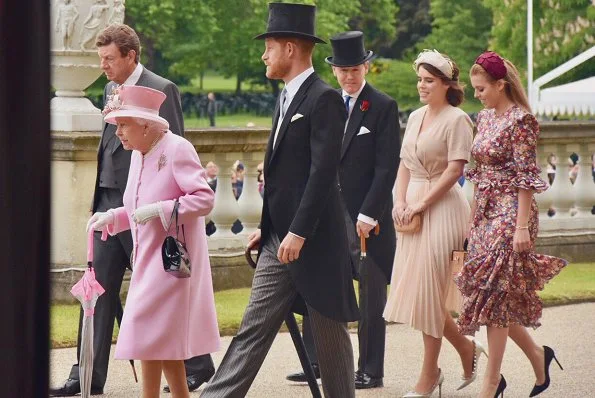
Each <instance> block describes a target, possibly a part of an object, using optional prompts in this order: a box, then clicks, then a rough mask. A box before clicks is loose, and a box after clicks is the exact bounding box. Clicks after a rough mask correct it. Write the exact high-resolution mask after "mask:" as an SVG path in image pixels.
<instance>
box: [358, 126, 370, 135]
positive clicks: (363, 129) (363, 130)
mask: <svg viewBox="0 0 595 398" xmlns="http://www.w3.org/2000/svg"><path fill="white" fill-rule="evenodd" d="M368 133H370V130H368V128H367V127H365V126H362V127H360V129H359V133H357V135H364V134H368Z"/></svg>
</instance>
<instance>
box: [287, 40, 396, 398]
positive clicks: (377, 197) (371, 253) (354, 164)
mask: <svg viewBox="0 0 595 398" xmlns="http://www.w3.org/2000/svg"><path fill="white" fill-rule="evenodd" d="M331 44H332V46H333V56H332V57H328V58H326V62H327V63H329V64H330V65H332V68H333V74H334V75H335V76H336V77H337V80H338V82H339V85H340V86H341V90H340V92H341V94H342V96H343V100H344V104H345V108H346V112H347V114H348V119H347V123H346V124H345V125H344V128H345V136H344V138H343V145H342V148H341V163H340V168H339V179H340V184H341V194H342V195H341V196H342V197H343V200H344V203H345V207H346V217H345V222H346V225H347V231H348V236H349V242H350V249H351V250H350V252H351V253H352V257H351V258H352V264H353V267H354V270H355V274H356V275H359V297H360V300H359V304H360V321H359V326H358V338H359V361H358V370H357V372H356V375H355V388H358V389H365V388H375V387H382V386H383V377H384V341H385V332H386V326H385V323H384V318H383V317H382V312H383V310H384V306H385V304H386V286H387V284H388V283H389V281H390V277H391V272H392V265H393V260H394V257H395V247H396V238H395V229H394V226H393V222H392V218H391V210H392V194H391V190H392V187H393V185H394V183H395V178H396V175H397V168H398V166H399V152H400V137H399V119H398V109H397V103H396V102H395V100H394V99H392V98H391V97H389V96H388V95H386V94H384V93H382V92H380V91H378V90H376V89H375V88H374V87H372V86H371V85H370V84H369V83H367V82H366V80H365V77H366V74H367V73H368V70H369V68H370V61H371V60H372V59H373V58H374V53H373V52H372V51H366V50H365V48H364V35H363V33H362V32H357V31H355V32H344V33H341V34H339V35H337V36H335V37H333V38H331ZM376 224H379V225H380V234H379V235H378V236H376V235H374V234H372V233H371V231H372V230H373V229H374V227H375V226H376ZM361 235H364V236H365V237H366V238H367V245H368V250H367V258H366V260H365V262H362V261H360V258H359V257H360V253H359V246H360V243H359V242H360V240H359V239H358V236H361ZM360 267H366V269H365V270H362V269H360ZM363 271H365V272H363ZM304 343H305V345H306V349H307V350H308V356H309V358H310V361H311V362H312V365H313V368H314V369H315V373H316V370H317V368H318V364H317V359H316V352H315V350H314V347H313V341H312V331H311V328H310V327H309V319H308V318H307V317H306V318H304ZM287 379H288V380H291V381H296V382H304V381H306V377H305V375H304V373H303V372H298V373H295V374H291V375H289V376H287Z"/></svg>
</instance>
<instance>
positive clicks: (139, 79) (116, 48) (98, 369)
mask: <svg viewBox="0 0 595 398" xmlns="http://www.w3.org/2000/svg"><path fill="white" fill-rule="evenodd" d="M96 45H97V48H98V53H99V58H100V60H101V69H102V70H103V71H104V72H105V75H106V76H107V78H108V79H109V80H110V82H109V83H108V84H107V85H106V86H105V89H104V92H103V98H104V102H105V103H107V102H108V98H109V96H110V95H113V93H114V92H115V89H116V88H117V86H118V85H120V84H127V85H138V86H145V87H151V88H154V89H157V90H160V91H162V92H164V93H165V94H166V95H167V98H166V100H165V102H164V103H163V105H162V106H161V109H160V112H159V114H160V115H161V116H162V117H164V118H165V119H166V120H167V121H168V122H169V128H170V130H171V131H172V132H173V133H174V134H178V135H184V119H183V116H182V106H181V102H180V93H179V92H178V88H177V87H176V85H175V84H173V83H172V82H170V81H169V80H167V79H164V78H163V77H161V76H158V75H156V74H155V73H153V72H151V71H149V70H148V69H146V68H144V67H143V66H142V65H141V64H140V63H139V60H140V41H139V38H138V36H137V35H136V32H135V31H134V30H133V29H132V28H130V27H129V26H127V25H123V24H113V25H110V26H108V27H107V28H105V29H104V30H103V31H102V32H100V33H99V35H98V36H97V40H96ZM115 133H116V126H115V125H112V124H108V123H104V125H103V133H102V135H101V141H100V143H99V148H98V154H97V177H96V181H95V192H94V194H93V203H92V208H91V214H94V213H95V212H102V211H106V210H108V209H111V208H115V207H119V206H122V205H123V204H122V197H123V195H124V190H125V189H126V182H127V180H128V169H129V168H130V156H131V154H132V152H131V151H126V150H124V148H123V147H122V143H121V142H120V140H119V139H118V138H117V137H116V134H115ZM94 245H95V248H94V260H95V261H94V262H93V266H94V268H95V276H96V277H97V280H98V281H99V283H100V284H101V285H102V286H103V287H104V289H105V294H104V295H102V296H100V297H99V299H98V300H97V304H96V306H95V316H94V336H93V337H94V339H93V352H94V360H93V378H92V381H91V394H92V395H97V394H102V393H103V388H104V386H105V381H106V378H107V369H108V363H109V353H110V348H111V341H112V333H113V329H114V320H115V318H116V314H118V312H120V316H121V312H122V303H121V302H120V295H119V294H120V287H121V286H122V279H123V278H124V271H125V270H126V267H127V266H129V263H130V254H131V252H132V236H131V234H130V232H129V231H126V232H123V233H120V234H118V235H117V236H113V237H112V236H110V237H108V239H107V241H102V240H101V233H100V232H95V239H94ZM82 317H83V312H82V310H81V314H80V318H79V337H78V349H77V358H78V357H79V355H80V338H81V325H82ZM214 372H215V367H214V364H213V360H212V359H211V357H210V355H203V356H200V357H196V358H192V359H190V360H188V361H186V374H187V381H188V387H189V389H190V391H192V390H195V389H197V388H198V386H200V384H202V383H203V382H205V381H208V380H209V379H210V378H211V376H212V375H213V374H214ZM79 392H80V382H79V366H78V364H75V365H73V367H72V369H71V371H70V375H69V377H68V380H66V382H65V383H64V385H63V386H62V387H59V388H51V389H50V395H51V396H55V397H61V396H70V395H75V394H78V393H79Z"/></svg>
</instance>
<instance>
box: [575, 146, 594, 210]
mask: <svg viewBox="0 0 595 398" xmlns="http://www.w3.org/2000/svg"><path fill="white" fill-rule="evenodd" d="M593 152H595V144H587V145H581V146H579V148H578V149H577V151H576V153H577V154H578V156H579V159H578V164H579V171H578V175H577V176H576V181H575V182H574V191H575V198H576V202H575V206H576V208H577V210H578V213H577V214H576V217H589V218H592V219H593V220H594V221H595V217H594V216H593V215H592V214H591V209H592V207H593V205H595V183H593V175H592V167H593V166H592V163H591V156H592V154H593Z"/></svg>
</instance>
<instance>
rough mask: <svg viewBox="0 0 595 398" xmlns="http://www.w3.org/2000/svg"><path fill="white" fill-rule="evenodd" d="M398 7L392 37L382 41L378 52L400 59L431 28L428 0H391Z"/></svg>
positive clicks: (384, 55)
mask: <svg viewBox="0 0 595 398" xmlns="http://www.w3.org/2000/svg"><path fill="white" fill-rule="evenodd" d="M393 1H394V2H395V4H396V5H397V7H398V13H397V15H396V21H395V25H396V31H395V35H394V39H393V40H392V41H390V42H388V43H383V44H382V46H381V47H380V48H378V52H379V54H380V55H381V56H383V57H386V58H394V59H401V58H402V57H403V55H404V53H405V51H406V50H407V49H409V48H411V47H413V46H414V45H415V44H416V43H417V42H418V41H420V40H422V39H423V38H424V37H426V36H427V35H428V34H429V33H430V31H431V30H432V20H431V18H430V12H429V11H430V0H393Z"/></svg>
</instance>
